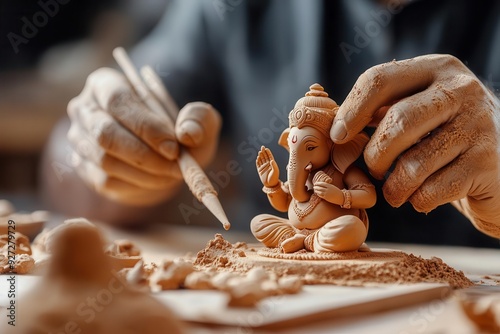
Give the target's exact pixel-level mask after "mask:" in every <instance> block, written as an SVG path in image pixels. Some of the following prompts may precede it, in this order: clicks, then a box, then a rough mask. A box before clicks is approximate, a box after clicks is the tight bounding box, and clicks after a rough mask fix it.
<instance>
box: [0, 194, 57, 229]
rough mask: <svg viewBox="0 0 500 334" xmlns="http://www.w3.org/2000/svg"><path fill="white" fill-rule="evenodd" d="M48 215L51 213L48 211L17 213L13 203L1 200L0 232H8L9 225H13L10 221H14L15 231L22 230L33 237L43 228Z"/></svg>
mask: <svg viewBox="0 0 500 334" xmlns="http://www.w3.org/2000/svg"><path fill="white" fill-rule="evenodd" d="M48 217H49V213H48V212H47V211H34V212H32V213H16V212H15V208H14V206H13V205H12V203H10V202H9V201H6V200H0V234H7V233H8V231H9V226H12V224H9V221H13V222H14V226H15V232H21V233H22V234H24V235H26V236H28V237H29V238H30V239H33V238H34V237H35V236H36V235H37V234H38V233H39V232H40V230H41V229H42V228H43V225H44V224H45V222H46V221H47V220H48Z"/></svg>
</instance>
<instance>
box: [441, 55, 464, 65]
mask: <svg viewBox="0 0 500 334" xmlns="http://www.w3.org/2000/svg"><path fill="white" fill-rule="evenodd" d="M436 58H437V59H439V60H441V61H443V62H444V63H445V64H447V65H449V66H453V67H458V66H464V65H463V63H462V61H461V60H460V59H458V58H457V57H455V56H453V55H450V54H443V55H436Z"/></svg>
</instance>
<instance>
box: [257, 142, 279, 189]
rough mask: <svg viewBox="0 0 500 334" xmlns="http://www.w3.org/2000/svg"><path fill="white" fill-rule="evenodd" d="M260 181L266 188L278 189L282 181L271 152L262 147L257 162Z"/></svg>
mask: <svg viewBox="0 0 500 334" xmlns="http://www.w3.org/2000/svg"><path fill="white" fill-rule="evenodd" d="M255 164H256V165H257V171H258V173H259V177H260V181H261V182H262V184H263V185H264V186H265V187H268V188H272V187H276V186H277V185H278V183H279V181H280V170H279V168H278V164H276V160H274V156H273V154H272V153H271V150H270V149H268V148H267V147H264V146H262V147H261V149H260V151H259V154H258V155H257V159H256V161H255Z"/></svg>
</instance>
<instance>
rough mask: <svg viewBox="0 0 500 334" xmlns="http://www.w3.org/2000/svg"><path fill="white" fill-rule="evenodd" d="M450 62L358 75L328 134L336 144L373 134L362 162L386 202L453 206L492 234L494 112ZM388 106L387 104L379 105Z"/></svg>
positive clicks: (499, 169)
mask: <svg viewBox="0 0 500 334" xmlns="http://www.w3.org/2000/svg"><path fill="white" fill-rule="evenodd" d="M499 105H500V104H499V101H498V99H497V98H496V97H495V96H494V95H493V94H492V93H491V92H490V91H489V90H488V89H486V88H485V87H484V86H483V84H482V83H481V82H480V81H479V80H478V79H477V78H476V76H474V74H473V73H472V72H471V71H470V70H469V69H467V67H466V66H465V65H464V64H463V63H461V62H460V61H459V60H458V59H456V58H455V57H452V56H449V55H427V56H421V57H417V58H413V59H408V60H403V61H392V62H390V63H387V64H382V65H378V66H375V67H372V68H370V69H368V70H367V71H366V72H365V73H363V74H362V75H361V76H360V77H359V79H358V80H357V82H356V84H355V85H354V87H353V89H352V90H351V92H350V93H349V95H348V96H347V98H346V100H345V102H344V103H343V104H342V106H341V107H340V109H339V111H338V113H337V116H336V118H335V121H334V125H333V126H332V129H331V132H330V136H331V137H332V139H333V140H334V142H336V143H344V142H347V141H348V140H350V139H351V138H352V137H353V136H354V135H355V134H357V133H358V132H360V131H361V130H362V129H363V128H364V127H365V126H367V125H372V126H376V127H377V129H376V131H375V133H374V135H373V136H372V138H371V139H370V141H369V143H368V144H367V146H366V149H365V153H364V157H365V161H366V164H367V166H368V168H369V169H370V172H371V173H372V175H373V176H374V177H376V178H379V179H382V178H383V177H384V175H385V174H386V173H387V171H388V170H389V168H390V167H391V165H392V164H393V163H395V167H394V171H393V172H392V173H391V174H390V175H389V176H388V178H387V180H386V181H385V184H384V187H383V191H384V196H385V198H386V199H387V201H388V202H389V203H390V204H391V205H393V206H395V207H397V206H400V205H402V204H403V203H404V202H406V201H410V202H411V203H412V205H413V207H414V208H415V209H416V210H417V211H420V212H429V211H431V210H433V209H434V208H436V207H437V206H439V205H441V204H444V203H448V202H452V201H455V202H454V204H455V206H457V207H458V208H459V209H460V210H461V211H462V212H463V213H465V214H466V215H467V216H468V217H469V219H471V221H472V222H473V224H474V225H475V226H476V227H477V228H478V229H479V230H481V231H483V232H484V233H487V234H489V235H491V236H496V237H500V146H499V142H498V141H499V139H500V126H499V124H500V107H499ZM387 106H390V107H387Z"/></svg>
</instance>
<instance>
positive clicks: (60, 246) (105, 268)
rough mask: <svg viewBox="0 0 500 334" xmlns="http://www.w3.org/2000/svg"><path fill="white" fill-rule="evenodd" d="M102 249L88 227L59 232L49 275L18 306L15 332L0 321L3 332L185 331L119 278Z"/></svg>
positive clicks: (99, 239)
mask: <svg viewBox="0 0 500 334" xmlns="http://www.w3.org/2000/svg"><path fill="white" fill-rule="evenodd" d="M103 247H104V243H103V240H102V237H101V235H100V234H99V231H98V230H97V229H96V228H95V227H92V226H91V225H89V224H81V223H76V224H67V226H65V228H62V229H60V230H59V231H58V233H55V234H54V235H53V240H52V243H51V249H52V260H51V262H50V268H49V272H48V273H47V275H45V276H44V277H43V279H42V281H41V282H39V284H38V285H37V286H36V287H35V288H34V289H33V290H32V291H31V292H30V293H29V294H27V295H26V297H24V298H23V299H22V300H19V302H18V303H17V307H18V314H19V315H25V316H23V317H22V319H19V321H17V322H16V327H15V328H14V327H12V326H9V325H7V322H2V323H1V324H0V332H1V333H6V334H9V333H61V332H78V330H80V331H81V332H82V333H95V334H100V333H102V334H109V333H181V332H183V329H182V326H181V324H180V323H179V321H178V320H177V319H176V318H175V317H174V316H173V315H172V313H171V312H170V311H169V310H168V309H167V308H166V307H165V306H164V305H163V304H161V303H160V302H158V301H156V300H155V299H154V298H152V297H151V296H149V295H148V294H146V293H143V292H140V291H139V290H137V289H134V288H131V287H130V286H129V285H128V284H127V283H126V282H125V281H123V280H121V279H119V278H118V277H117V275H116V273H115V272H114V271H113V270H112V269H111V265H110V261H109V258H108V257H107V256H106V255H105V254H104V251H103ZM89 303H90V304H89Z"/></svg>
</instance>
